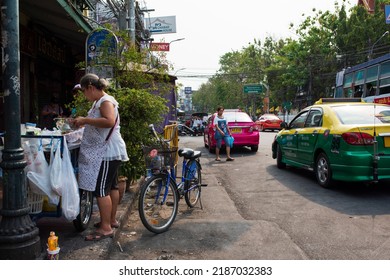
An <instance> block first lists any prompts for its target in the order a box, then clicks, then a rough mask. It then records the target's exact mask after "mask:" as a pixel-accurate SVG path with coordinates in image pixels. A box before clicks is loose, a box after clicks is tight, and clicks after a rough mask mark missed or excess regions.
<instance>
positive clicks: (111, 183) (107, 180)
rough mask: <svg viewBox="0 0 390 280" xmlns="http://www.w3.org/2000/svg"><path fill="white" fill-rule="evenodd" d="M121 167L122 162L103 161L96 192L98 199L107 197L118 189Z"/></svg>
mask: <svg viewBox="0 0 390 280" xmlns="http://www.w3.org/2000/svg"><path fill="white" fill-rule="evenodd" d="M120 165H121V161H120V160H112V161H105V160H103V162H102V165H101V166H100V171H99V175H98V178H97V182H96V189H95V192H94V194H95V196H96V197H104V196H107V195H109V194H110V191H111V190H117V189H118V170H119V166H120Z"/></svg>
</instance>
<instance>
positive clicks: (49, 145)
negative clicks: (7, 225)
mask: <svg viewBox="0 0 390 280" xmlns="http://www.w3.org/2000/svg"><path fill="white" fill-rule="evenodd" d="M77 133H78V135H77ZM80 134H81V136H80ZM21 137H22V144H24V145H25V146H26V144H25V143H28V145H30V144H31V143H34V144H35V145H37V146H38V147H39V148H40V149H42V151H43V153H44V156H45V159H46V162H47V163H48V165H49V166H50V167H52V166H51V164H52V163H53V155H54V154H53V145H58V147H59V149H60V152H61V158H64V155H65V154H64V152H66V151H68V154H67V155H66V156H70V161H71V167H72V169H73V170H72V171H73V172H74V174H75V176H76V180H77V174H78V153H79V148H80V143H81V137H82V132H78V131H72V132H70V133H67V134H62V135H31V134H30V135H26V134H24V135H22V136H21ZM56 143H57V144H56ZM59 166H61V165H59ZM27 167H28V166H27ZM51 169H53V168H49V171H48V172H52V170H51ZM26 175H27V177H28V178H26V182H27V184H28V186H27V202H28V205H29V207H30V216H31V218H32V220H37V219H39V218H42V217H61V216H63V215H64V211H67V209H66V208H64V207H66V205H64V197H63V196H60V197H59V201H58V204H56V205H55V204H51V203H49V202H50V199H49V198H50V196H49V197H48V195H47V193H46V195H45V194H44V193H42V192H41V190H38V191H36V190H37V188H34V187H33V186H32V185H33V184H32V182H33V181H32V180H30V177H29V175H31V173H29V172H26ZM48 176H50V174H48ZM68 177H69V176H68ZM71 177H72V176H71ZM70 179H71V178H61V179H59V180H62V185H63V186H64V187H67V184H71V182H72V180H70ZM73 186H74V185H73ZM76 187H77V191H78V195H77V196H73V197H77V199H78V200H79V201H77V202H74V201H73V202H72V201H71V202H72V203H78V204H79V211H78V213H77V217H75V218H74V219H73V224H74V226H75V228H76V229H77V230H78V231H83V230H85V229H86V228H87V227H88V224H89V222H90V220H91V216H92V208H93V193H92V192H90V191H86V190H82V189H79V188H78V185H77V181H76ZM62 195H64V194H62ZM72 199H73V198H72ZM77 209H78V207H77ZM65 216H66V215H65ZM68 220H69V219H68Z"/></svg>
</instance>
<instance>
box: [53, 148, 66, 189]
mask: <svg viewBox="0 0 390 280" xmlns="http://www.w3.org/2000/svg"><path fill="white" fill-rule="evenodd" d="M64 142H65V141H64ZM60 144H61V140H58V142H57V143H56V144H53V145H52V147H51V152H50V178H49V179H50V185H51V188H52V189H53V191H54V192H55V193H56V194H58V195H59V196H61V195H62V185H63V184H64V183H65V182H66V180H67V178H66V177H65V176H63V174H62V173H63V169H62V168H63V167H62V162H63V160H62V158H61V145H60Z"/></svg>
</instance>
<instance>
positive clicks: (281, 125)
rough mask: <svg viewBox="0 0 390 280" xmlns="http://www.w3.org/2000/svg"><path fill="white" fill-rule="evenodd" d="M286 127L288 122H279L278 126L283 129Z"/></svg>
mask: <svg viewBox="0 0 390 280" xmlns="http://www.w3.org/2000/svg"><path fill="white" fill-rule="evenodd" d="M287 127H288V124H287V123H286V122H281V123H280V128H282V129H285V128H287Z"/></svg>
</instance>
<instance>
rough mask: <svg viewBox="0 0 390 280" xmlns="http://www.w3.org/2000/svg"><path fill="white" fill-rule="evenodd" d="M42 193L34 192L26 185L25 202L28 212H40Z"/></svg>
mask: <svg viewBox="0 0 390 280" xmlns="http://www.w3.org/2000/svg"><path fill="white" fill-rule="evenodd" d="M43 198H44V195H42V194H38V193H34V192H32V191H31V189H30V188H29V187H28V189H27V203H28V206H29V207H30V212H29V213H30V214H39V213H41V212H42V208H43Z"/></svg>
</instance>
